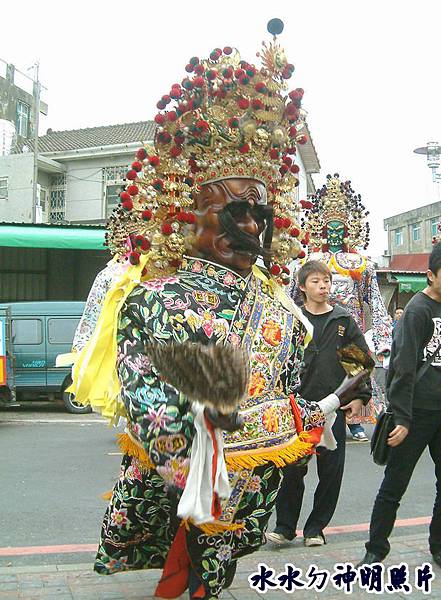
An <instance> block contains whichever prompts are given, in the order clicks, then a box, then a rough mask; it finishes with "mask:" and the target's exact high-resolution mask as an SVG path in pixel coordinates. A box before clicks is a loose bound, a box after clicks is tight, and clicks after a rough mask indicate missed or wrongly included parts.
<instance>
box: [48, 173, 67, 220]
mask: <svg viewBox="0 0 441 600" xmlns="http://www.w3.org/2000/svg"><path fill="white" fill-rule="evenodd" d="M65 213H66V175H57V176H56V177H53V178H52V182H51V193H50V202H49V218H48V221H49V223H62V222H63V221H65Z"/></svg>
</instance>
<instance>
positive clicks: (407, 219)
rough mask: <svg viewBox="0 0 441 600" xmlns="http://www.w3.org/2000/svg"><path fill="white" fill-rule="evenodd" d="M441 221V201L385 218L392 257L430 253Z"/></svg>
mask: <svg viewBox="0 0 441 600" xmlns="http://www.w3.org/2000/svg"><path fill="white" fill-rule="evenodd" d="M439 223H441V202H434V203H433V204H427V205H426V206H421V207H420V208H414V209H413V210H409V211H407V212H404V213H400V214H398V215H394V216H393V217H389V218H387V219H384V228H385V230H386V231H387V235H388V250H389V254H390V256H391V258H392V257H395V256H400V255H409V254H428V253H430V251H431V249H432V240H433V237H434V236H436V235H437V233H438V224H439Z"/></svg>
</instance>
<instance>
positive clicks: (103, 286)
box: [72, 262, 121, 352]
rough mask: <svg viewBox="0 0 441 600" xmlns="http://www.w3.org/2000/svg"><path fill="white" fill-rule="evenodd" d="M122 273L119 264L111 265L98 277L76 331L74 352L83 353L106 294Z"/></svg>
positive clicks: (73, 345)
mask: <svg viewBox="0 0 441 600" xmlns="http://www.w3.org/2000/svg"><path fill="white" fill-rule="evenodd" d="M120 271H121V266H120V264H119V263H116V262H115V263H110V264H109V265H107V267H105V268H104V269H103V270H102V271H100V272H99V273H98V275H97V276H96V278H95V281H94V282H93V284H92V287H91V289H90V292H89V295H88V297H87V300H86V305H85V307H84V311H83V314H82V315H81V319H80V322H79V323H78V326H77V329H76V331H75V335H74V340H73V343H72V352H81V350H82V349H83V348H84V346H85V345H86V343H87V342H88V340H89V338H90V336H91V335H92V333H93V330H94V329H95V326H96V324H97V321H98V317H99V316H100V313H101V309H102V307H103V303H104V299H105V297H106V294H107V292H108V291H109V288H110V286H111V285H112V283H113V281H114V279H115V277H116V276H117V275H118V273H119V272H120Z"/></svg>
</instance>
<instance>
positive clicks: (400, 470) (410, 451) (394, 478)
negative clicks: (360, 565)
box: [366, 409, 441, 558]
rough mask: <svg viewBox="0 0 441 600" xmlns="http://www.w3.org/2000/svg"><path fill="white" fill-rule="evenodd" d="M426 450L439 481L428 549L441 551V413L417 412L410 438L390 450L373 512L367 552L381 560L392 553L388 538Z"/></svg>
mask: <svg viewBox="0 0 441 600" xmlns="http://www.w3.org/2000/svg"><path fill="white" fill-rule="evenodd" d="M427 446H428V447H429V451H430V456H431V457H432V460H433V462H434V463H435V477H436V498H435V505H434V507H433V516H432V521H431V523H430V535H429V546H430V551H431V552H432V554H435V553H437V552H439V551H440V550H441V410H440V411H433V410H423V409H414V411H413V415H412V424H411V427H410V431H409V435H408V436H407V437H406V438H405V440H404V441H403V442H402V443H401V444H400V445H399V446H396V447H395V448H391V451H390V454H389V459H388V462H387V466H386V469H385V471H384V478H383V482H382V484H381V487H380V490H379V492H378V494H377V497H376V499H375V504H374V508H373V511H372V516H371V525H370V530H369V541H368V542H367V543H366V550H367V551H368V552H373V553H374V554H376V555H377V556H379V557H380V558H384V557H385V556H387V554H388V553H389V550H390V544H389V541H388V538H389V536H390V534H391V532H392V529H393V527H394V523H395V519H396V516H397V510H398V507H399V505H400V501H401V498H402V497H403V495H404V492H405V491H406V489H407V486H408V485H409V482H410V479H411V477H412V473H413V471H414V469H415V466H416V464H417V462H418V460H419V458H420V456H421V454H422V453H423V451H424V450H425V448H426V447H427Z"/></svg>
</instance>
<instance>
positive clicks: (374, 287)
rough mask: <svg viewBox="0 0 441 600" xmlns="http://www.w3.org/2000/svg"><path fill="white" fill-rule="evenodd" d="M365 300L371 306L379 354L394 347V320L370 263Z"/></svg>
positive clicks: (366, 273) (366, 277)
mask: <svg viewBox="0 0 441 600" xmlns="http://www.w3.org/2000/svg"><path fill="white" fill-rule="evenodd" d="M362 284H363V300H364V301H365V302H366V304H368V305H369V307H370V309H371V316H372V331H373V335H372V339H373V342H374V347H375V352H376V353H377V354H379V353H381V352H383V351H384V350H390V348H391V346H392V319H391V317H390V316H389V314H388V312H387V310H386V307H385V305H384V302H383V298H382V297H381V293H380V288H379V287H378V280H377V275H376V273H375V270H374V268H373V266H372V265H371V264H369V263H368V265H367V267H366V270H365V272H364V273H363V281H362Z"/></svg>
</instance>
